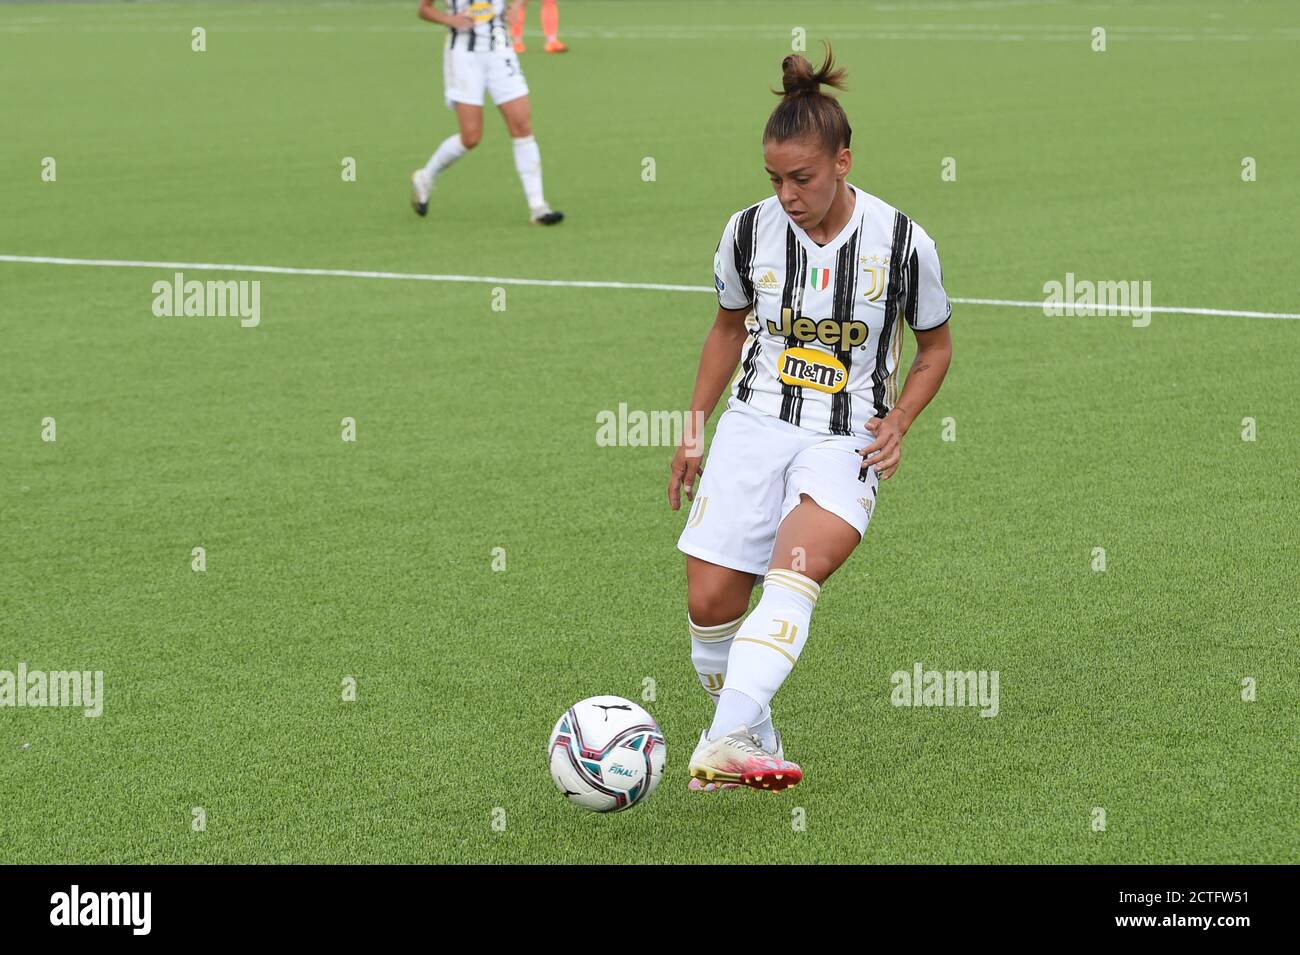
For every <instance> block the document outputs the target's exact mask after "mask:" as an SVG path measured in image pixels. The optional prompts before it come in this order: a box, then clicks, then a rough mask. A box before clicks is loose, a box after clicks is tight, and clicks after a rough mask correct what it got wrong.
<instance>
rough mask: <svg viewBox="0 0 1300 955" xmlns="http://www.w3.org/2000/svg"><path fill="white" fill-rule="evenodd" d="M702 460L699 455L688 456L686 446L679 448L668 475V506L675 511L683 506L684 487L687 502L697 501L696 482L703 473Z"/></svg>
mask: <svg viewBox="0 0 1300 955" xmlns="http://www.w3.org/2000/svg"><path fill="white" fill-rule="evenodd" d="M702 460H703V458H702V456H700V455H698V454H694V455H688V454H687V453H686V445H685V444H680V445H678V446H677V453H676V454H674V455H673V463H672V465H671V466H670V467H669V475H668V506H669V507H670V508H672V509H673V510H674V511H675V510H678V509H679V508H680V507H681V506H682V493H681V492H682V488H683V487H685V488H686V500H688V501H694V500H695V482H696V480H697V478H698V477H699V475H700V474H701V473H702V471H703V469H702V468H701V467H700V462H701V461H702Z"/></svg>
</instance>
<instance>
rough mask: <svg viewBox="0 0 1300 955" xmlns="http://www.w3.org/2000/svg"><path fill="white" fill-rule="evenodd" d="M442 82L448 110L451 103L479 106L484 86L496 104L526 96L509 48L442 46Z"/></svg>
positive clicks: (516, 64)
mask: <svg viewBox="0 0 1300 955" xmlns="http://www.w3.org/2000/svg"><path fill="white" fill-rule="evenodd" d="M442 82H443V88H444V90H445V92H444V94H443V95H444V96H445V97H446V100H447V108H448V109H451V108H452V104H453V103H468V104H469V105H470V106H482V105H483V91H484V90H485V89H486V90H487V91H488V93H490V94H491V95H492V102H493V103H495V104H496V105H497V106H500V105H501V104H502V103H508V102H510V101H511V100H512V99H518V98H519V97H521V96H527V95H528V84H527V83H526V82H525V81H524V71H523V70H522V69H520V67H519V57H517V56H515V53H514V51H513V50H511V49H510V48H509V47H499V48H497V49H495V50H466V49H464V47H461V48H459V49H451V48H449V47H444V48H443V51H442Z"/></svg>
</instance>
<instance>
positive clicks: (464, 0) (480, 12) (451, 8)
mask: <svg viewBox="0 0 1300 955" xmlns="http://www.w3.org/2000/svg"><path fill="white" fill-rule="evenodd" d="M446 3H447V12H448V13H453V14H460V15H463V16H467V17H470V18H471V19H473V21H474V29H473V30H457V29H456V28H455V27H448V29H449V30H450V31H451V40H450V43H451V47H452V49H455V50H478V51H487V50H498V49H502V48H505V47H507V46H508V45H509V40H510V31H508V30H507V29H506V2H505V0H446Z"/></svg>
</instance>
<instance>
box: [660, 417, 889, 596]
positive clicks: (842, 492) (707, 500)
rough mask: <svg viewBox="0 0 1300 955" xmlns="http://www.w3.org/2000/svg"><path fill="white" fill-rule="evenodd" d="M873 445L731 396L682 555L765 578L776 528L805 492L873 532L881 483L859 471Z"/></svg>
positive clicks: (706, 464) (858, 527)
mask: <svg viewBox="0 0 1300 955" xmlns="http://www.w3.org/2000/svg"><path fill="white" fill-rule="evenodd" d="M872 440H873V439H872V438H870V437H861V436H855V435H852V436H843V435H829V434H818V433H816V432H813V431H808V430H807V429H805V428H801V427H799V426H798V425H794V424H790V423H789V422H787V421H782V420H781V419H780V418H777V417H774V416H772V415H769V414H764V413H763V412H761V411H755V410H754V409H753V408H751V407H750V406H749V405H747V404H745V403H744V402H743V401H738V400H737V399H736V398H735V397H734V396H733V397H731V398H729V399H728V400H727V410H726V411H724V412H723V413H722V417H721V418H719V419H718V427H717V429H716V430H715V431H714V434H713V444H712V446H711V447H710V448H709V454H708V457H707V458H706V459H705V462H704V474H703V476H702V478H701V479H700V484H699V487H698V488H697V489H696V494H695V502H694V503H693V504H692V505H691V510H690V514H688V515H687V518H686V529H685V530H683V531H682V536H681V538H680V539H678V541H677V549H678V550H680V551H682V552H683V553H686V554H690V555H691V556H692V557H698V558H700V559H701V560H707V561H708V562H709V563H711V564H721V565H722V566H723V567H731V568H733V569H734V570H740V571H744V572H745V573H750V574H765V573H767V570H768V564H769V563H770V562H771V559H772V545H773V544H774V543H775V542H776V529H777V527H779V526H780V524H781V521H782V520H784V518H785V516H786V515H787V514H789V513H790V512H791V511H792V510H794V508H795V506H796V505H798V503H799V495H800V494H807V495H808V496H809V497H810V498H812V499H813V500H814V501H816V502H817V504H818V506H820V507H822V508H824V509H825V510H828V511H830V512H831V513H832V514H834V515H836V516H837V517H840V518H843V519H844V520H845V521H846V522H848V523H849V524H851V525H852V526H853V527H854V529H856V530H857V532H858V535H859V536H862V535H864V534H866V531H867V524H868V522H870V520H871V514H872V512H873V511H874V510H875V506H876V490H877V486H878V485H879V482H880V479H879V478H878V477H877V476H876V472H875V471H874V470H871V469H870V468H868V469H867V470H865V471H862V470H860V469H859V465H860V464H861V463H862V455H860V454H858V453H857V451H858V449H859V448H864V447H866V446H867V445H868V444H870V443H871V441H872Z"/></svg>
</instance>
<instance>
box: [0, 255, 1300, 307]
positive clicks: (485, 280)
mask: <svg viewBox="0 0 1300 955" xmlns="http://www.w3.org/2000/svg"><path fill="white" fill-rule="evenodd" d="M0 262H12V263H16V264H22V265H73V266H91V267H100V268H115V269H167V270H168V271H173V272H177V271H179V272H184V271H187V270H188V271H191V272H245V273H251V274H255V275H320V276H328V277H331V278H345V279H384V280H388V281H397V282H472V283H477V284H480V285H538V286H547V287H552V288H608V289H636V290H640V291H648V292H713V290H714V289H713V286H712V285H672V284H669V283H666V282H600V281H585V280H581V279H524V278H512V277H506V276H501V275H438V274H431V273H422V272H378V271H371V270H364V269H312V268H298V267H295V266H288V265H233V264H229V263H217V262H149V261H134V260H130V259H70V258H63V257H59V256H50V255H2V254H0ZM951 301H952V303H953V304H954V305H994V306H1001V307H1003V308H1038V309H1041V308H1043V307H1044V303H1043V302H1042V301H1037V302H1033V301H1023V300H1019V299H1005V298H953V299H951ZM1066 304H1068V303H1061V307H1064V306H1065V305H1066ZM1086 309H1087V306H1079V305H1075V306H1074V310H1075V311H1076V312H1078V311H1086ZM1102 310H1103V311H1104V307H1103V309H1102ZM1138 311H1142V312H1146V311H1150V312H1152V313H1157V312H1158V313H1160V314H1163V315H1216V316H1223V317H1228V318H1294V319H1300V312H1256V311H1242V310H1238V309H1226V308H1201V307H1196V306H1182V305H1152V306H1150V307H1149V308H1148V309H1138Z"/></svg>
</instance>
